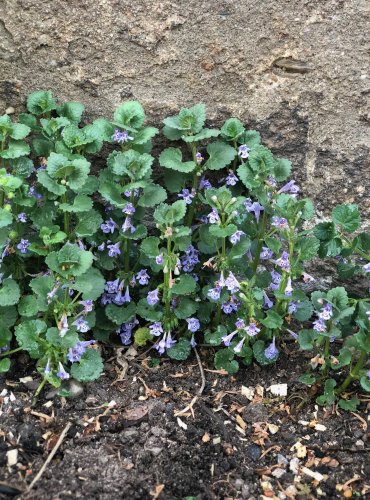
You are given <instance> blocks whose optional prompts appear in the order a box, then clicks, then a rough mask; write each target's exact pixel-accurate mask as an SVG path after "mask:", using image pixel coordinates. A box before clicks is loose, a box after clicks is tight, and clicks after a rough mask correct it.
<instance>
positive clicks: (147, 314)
mask: <svg viewBox="0 0 370 500" xmlns="http://www.w3.org/2000/svg"><path fill="white" fill-rule="evenodd" d="M136 314H138V315H139V316H141V317H142V318H143V319H145V320H146V321H152V322H156V321H160V320H161V319H162V316H163V312H162V311H157V310H156V309H154V308H153V306H150V305H149V304H148V302H147V300H146V299H141V300H139V302H138V304H137V306H136Z"/></svg>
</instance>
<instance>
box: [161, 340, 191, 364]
mask: <svg viewBox="0 0 370 500" xmlns="http://www.w3.org/2000/svg"><path fill="white" fill-rule="evenodd" d="M190 351H191V345H190V342H189V340H187V339H184V338H181V339H180V340H178V341H177V342H176V344H175V345H174V346H173V347H171V348H170V349H167V351H166V353H167V355H168V357H169V358H171V359H176V360H177V361H183V360H184V359H187V358H188V357H189V354H190Z"/></svg>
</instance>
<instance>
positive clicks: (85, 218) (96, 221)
mask: <svg viewBox="0 0 370 500" xmlns="http://www.w3.org/2000/svg"><path fill="white" fill-rule="evenodd" d="M102 222H103V219H102V217H101V215H100V214H99V212H97V211H96V210H90V211H89V212H86V213H81V214H79V216H78V224H77V226H76V229H75V233H76V235H77V236H79V237H80V238H83V237H86V236H93V235H94V234H95V233H96V231H97V230H98V229H99V227H100V225H101V224H102Z"/></svg>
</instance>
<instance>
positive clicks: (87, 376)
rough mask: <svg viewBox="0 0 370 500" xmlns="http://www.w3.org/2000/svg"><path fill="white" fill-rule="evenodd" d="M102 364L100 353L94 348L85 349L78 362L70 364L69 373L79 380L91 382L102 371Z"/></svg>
mask: <svg viewBox="0 0 370 500" xmlns="http://www.w3.org/2000/svg"><path fill="white" fill-rule="evenodd" d="M103 369H104V365H103V360H102V358H101V355H100V353H99V352H98V351H96V350H95V349H87V351H86V352H85V354H84V355H83V356H82V358H81V361H80V362H79V363H73V365H72V366H71V375H72V377H73V378H74V379H76V380H78V381H79V382H91V381H92V380H96V379H97V378H99V377H100V375H101V374H102V373H103Z"/></svg>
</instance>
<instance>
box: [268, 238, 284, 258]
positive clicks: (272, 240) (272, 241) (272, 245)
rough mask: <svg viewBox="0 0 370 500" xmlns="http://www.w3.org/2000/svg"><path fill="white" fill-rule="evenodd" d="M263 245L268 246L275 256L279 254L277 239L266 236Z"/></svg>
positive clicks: (279, 242) (279, 245)
mask: <svg viewBox="0 0 370 500" xmlns="http://www.w3.org/2000/svg"><path fill="white" fill-rule="evenodd" d="M265 243H266V245H267V246H268V248H269V249H270V250H272V251H273V252H274V253H275V254H278V253H279V252H280V248H281V241H280V240H278V239H277V238H271V237H269V236H267V237H266V238H265Z"/></svg>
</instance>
